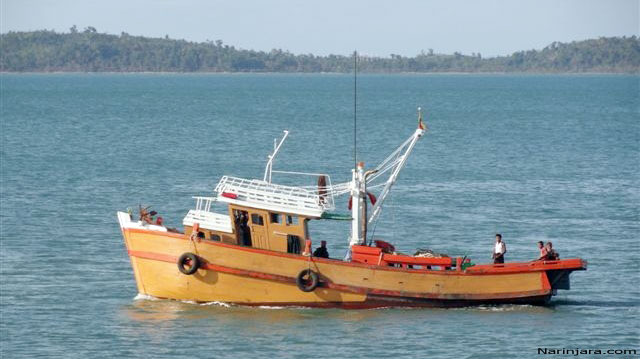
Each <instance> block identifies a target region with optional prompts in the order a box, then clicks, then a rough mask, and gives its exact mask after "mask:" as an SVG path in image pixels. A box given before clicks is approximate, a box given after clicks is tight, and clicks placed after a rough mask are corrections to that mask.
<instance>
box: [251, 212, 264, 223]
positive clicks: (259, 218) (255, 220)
mask: <svg viewBox="0 0 640 359" xmlns="http://www.w3.org/2000/svg"><path fill="white" fill-rule="evenodd" d="M251 223H253V224H257V225H258V226H264V220H263V219H262V216H261V215H259V214H256V213H251Z"/></svg>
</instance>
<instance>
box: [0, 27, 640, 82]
mask: <svg viewBox="0 0 640 359" xmlns="http://www.w3.org/2000/svg"><path fill="white" fill-rule="evenodd" d="M0 49H1V56H0V70H1V71H4V72H48V71H79V72H106V71H113V72H141V71H145V72H350V71H352V70H353V57H351V56H343V55H328V56H315V55H313V54H299V55H295V54H292V53H290V52H288V51H283V50H280V49H274V50H271V51H269V52H265V51H254V50H244V49H238V48H236V47H234V46H230V45H227V44H224V43H223V42H222V41H221V40H217V41H206V42H190V41H185V40H175V39H170V38H169V37H168V36H166V37H165V38H149V37H143V36H132V35H129V34H127V33H124V32H123V33H121V34H120V35H110V34H104V33H99V32H98V31H97V30H96V29H95V28H94V27H87V28H85V29H84V30H83V31H78V29H77V28H76V27H75V26H74V27H72V28H71V29H70V31H69V32H68V33H58V32H55V31H48V30H41V31H31V32H8V33H5V34H0ZM358 66H359V70H360V71H362V72H370V73H382V72H385V73H394V72H549V73H560V72H570V73H579V72H621V73H625V72H627V73H628V72H630V73H638V72H640V38H638V37H636V36H631V37H625V36H623V37H601V38H598V39H591V40H584V41H574V42H570V43H560V42H554V43H552V44H550V45H549V46H547V47H545V48H544V49H542V50H528V51H519V52H515V53H513V54H511V55H508V56H498V57H491V58H483V57H482V55H481V54H479V53H478V54H476V53H473V54H471V55H463V54H461V53H459V52H456V53H454V54H452V55H450V54H438V53H435V52H434V51H433V50H432V49H429V50H428V51H427V52H425V51H422V52H421V53H420V54H418V55H417V56H414V57H406V56H400V55H396V54H391V55H390V56H389V57H369V56H360V57H359V65H358Z"/></svg>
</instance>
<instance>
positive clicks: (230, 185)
mask: <svg viewBox="0 0 640 359" xmlns="http://www.w3.org/2000/svg"><path fill="white" fill-rule="evenodd" d="M274 172H275V171H274ZM215 192H217V193H218V195H219V196H220V195H222V194H223V193H225V192H228V193H233V194H234V195H236V196H237V200H238V201H242V202H248V203H254V204H262V205H266V206H269V207H278V208H283V209H287V210H290V211H292V212H294V213H304V212H313V213H316V214H318V215H319V214H321V213H322V212H324V211H327V210H332V209H334V208H335V206H334V202H333V195H332V194H331V193H330V192H329V191H328V193H327V194H326V195H322V196H320V194H319V192H318V190H317V189H314V188H305V187H296V186H285V185H278V184H273V183H268V182H265V181H261V180H257V179H252V180H249V179H244V178H237V177H229V176H223V177H222V178H221V179H220V182H218V185H217V186H216V188H215ZM222 197H223V198H224V197H225V196H222ZM219 198H220V197H219Z"/></svg>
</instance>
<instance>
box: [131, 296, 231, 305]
mask: <svg viewBox="0 0 640 359" xmlns="http://www.w3.org/2000/svg"><path fill="white" fill-rule="evenodd" d="M133 300H135V301H138V300H148V301H161V300H166V301H171V302H180V303H184V304H193V305H199V306H209V305H217V306H220V307H224V308H229V307H231V306H232V305H231V304H229V303H225V302H218V301H213V302H194V301H192V300H174V299H163V298H158V297H154V296H152V295H148V294H141V293H138V295H136V296H135V297H134V298H133Z"/></svg>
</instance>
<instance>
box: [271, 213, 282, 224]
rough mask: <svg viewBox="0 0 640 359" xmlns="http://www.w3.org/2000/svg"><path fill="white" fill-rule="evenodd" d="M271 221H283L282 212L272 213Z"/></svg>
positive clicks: (279, 222)
mask: <svg viewBox="0 0 640 359" xmlns="http://www.w3.org/2000/svg"><path fill="white" fill-rule="evenodd" d="M270 217H271V223H278V224H281V223H282V215H281V214H280V213H271V215H270Z"/></svg>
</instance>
